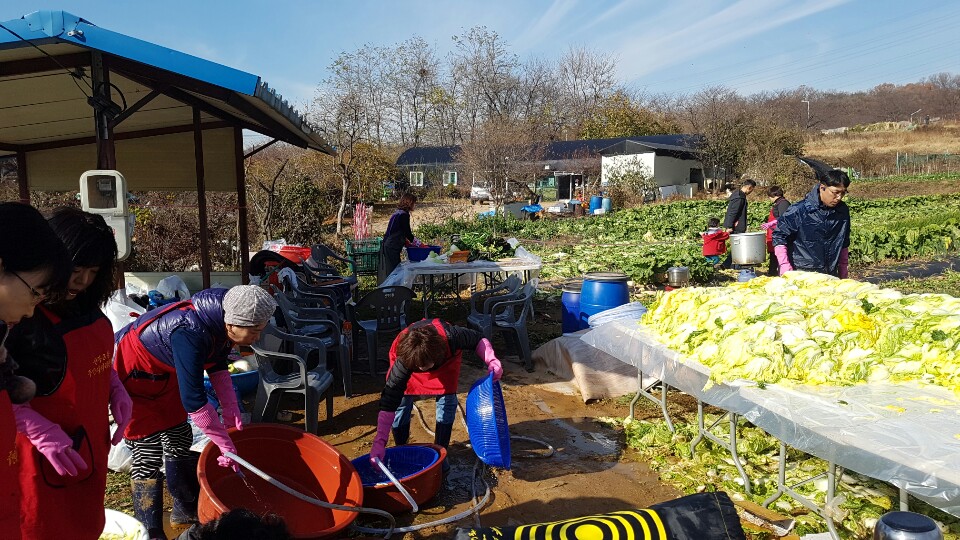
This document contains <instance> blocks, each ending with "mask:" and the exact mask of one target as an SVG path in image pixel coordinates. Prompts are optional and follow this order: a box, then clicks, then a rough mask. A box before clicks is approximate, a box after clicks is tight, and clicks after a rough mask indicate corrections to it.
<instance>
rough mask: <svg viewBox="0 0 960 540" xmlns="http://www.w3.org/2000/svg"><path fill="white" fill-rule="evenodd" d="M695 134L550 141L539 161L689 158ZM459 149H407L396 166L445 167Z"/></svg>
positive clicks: (696, 140) (695, 143)
mask: <svg viewBox="0 0 960 540" xmlns="http://www.w3.org/2000/svg"><path fill="white" fill-rule="evenodd" d="M700 140H701V138H700V136H699V135H682V134H681V135H650V136H644V137H617V138H612V139H585V140H577V141H552V142H550V143H548V144H547V147H546V151H545V152H544V156H543V161H560V160H570V159H576V158H586V157H590V156H591V155H599V154H603V155H607V154H608V152H609V153H610V154H616V153H618V152H616V150H615V149H617V148H623V149H630V148H632V149H635V150H636V151H641V150H640V149H639V147H641V146H642V147H645V148H648V149H650V150H653V151H655V152H658V153H666V154H681V153H682V154H685V155H693V154H695V153H696V152H697V148H698V145H699V142H700ZM459 149H460V147H459V146H419V147H414V148H409V149H407V150H406V151H405V152H403V153H402V154H400V157H399V158H397V165H400V166H413V165H445V164H453V163H456V160H455V159H454V155H455V154H456V153H457V151H458V150H459ZM619 153H626V152H619Z"/></svg>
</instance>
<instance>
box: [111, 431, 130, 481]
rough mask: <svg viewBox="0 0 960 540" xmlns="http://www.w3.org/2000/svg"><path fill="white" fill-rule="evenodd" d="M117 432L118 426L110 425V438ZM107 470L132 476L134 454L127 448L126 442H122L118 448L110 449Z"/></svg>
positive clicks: (118, 444)
mask: <svg viewBox="0 0 960 540" xmlns="http://www.w3.org/2000/svg"><path fill="white" fill-rule="evenodd" d="M116 431H117V424H113V423H111V424H110V437H111V438H112V437H113V434H114V433H116ZM107 468H108V469H110V470H111V471H115V472H122V473H127V474H130V471H131V470H132V469H133V452H132V451H131V450H130V447H129V446H127V443H126V441H124V440H122V439H121V440H120V442H119V443H117V445H116V446H111V447H110V453H109V454H107Z"/></svg>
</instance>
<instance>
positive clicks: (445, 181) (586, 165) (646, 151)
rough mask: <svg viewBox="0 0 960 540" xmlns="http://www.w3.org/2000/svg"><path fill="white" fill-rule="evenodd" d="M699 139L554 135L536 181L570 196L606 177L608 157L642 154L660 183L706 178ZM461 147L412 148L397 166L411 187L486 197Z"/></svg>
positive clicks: (556, 195) (547, 195)
mask: <svg viewBox="0 0 960 540" xmlns="http://www.w3.org/2000/svg"><path fill="white" fill-rule="evenodd" d="M699 140H700V138H699V136H695V135H653V136H647V137H619V138H612V139H587V140H577V141H552V142H550V143H549V144H547V146H546V149H545V152H544V157H543V159H542V160H541V161H540V163H538V164H537V168H538V169H539V168H541V166H542V169H543V171H544V172H543V176H542V177H541V178H539V179H538V180H537V185H536V186H535V187H536V189H537V190H539V191H541V192H542V193H543V195H544V200H555V199H569V198H571V197H572V196H573V195H574V193H576V190H577V189H578V188H579V187H581V186H582V185H583V182H584V181H586V182H590V181H591V180H598V179H601V178H600V177H601V176H602V171H603V167H604V160H607V163H611V164H612V163H615V162H616V161H617V159H625V158H621V156H636V158H635V159H639V160H642V161H643V162H644V163H649V168H650V174H651V175H652V176H653V177H654V178H656V181H657V184H658V185H660V186H673V185H687V184H690V183H699V184H702V182H703V179H702V177H703V172H702V166H701V165H700V162H699V161H697V160H696V155H697V144H698V143H699ZM459 150H460V147H459V146H428V147H414V148H410V149H408V150H406V151H405V152H403V153H402V154H400V157H399V158H397V167H398V168H399V169H401V170H403V171H404V172H405V174H406V177H407V178H406V180H407V181H408V182H409V185H410V186H411V187H423V188H431V187H436V186H439V185H444V186H446V185H454V186H471V198H480V195H478V194H479V193H482V192H483V190H484V188H483V187H477V186H472V185H471V184H473V183H474V180H477V179H474V178H469V179H466V178H463V177H462V174H463V171H462V167H461V164H460V163H458V162H457V161H456V160H455V159H454V156H455V155H456V154H457V153H458V151H459ZM681 162H682V163H681ZM693 169H695V170H696V171H699V176H698V174H697V173H695V172H693ZM691 178H692V179H693V180H691ZM477 181H478V183H479V182H483V180H482V179H479V180H477ZM531 187H534V186H531Z"/></svg>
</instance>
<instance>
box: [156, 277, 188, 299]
mask: <svg viewBox="0 0 960 540" xmlns="http://www.w3.org/2000/svg"><path fill="white" fill-rule="evenodd" d="M156 290H157V292H158V293H160V294H162V295H163V297H164V298H165V299H167V300H171V299H173V298H176V299H178V300H186V299H187V298H190V289H189V288H187V284H186V283H184V282H183V279H181V278H180V276H167V277H165V278H163V279H161V280H160V283H157V289H156Z"/></svg>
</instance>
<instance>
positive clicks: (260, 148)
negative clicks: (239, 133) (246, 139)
mask: <svg viewBox="0 0 960 540" xmlns="http://www.w3.org/2000/svg"><path fill="white" fill-rule="evenodd" d="M278 142H280V139H273V140H272V141H270V142H268V143H265V144H261V145H260V146H258V147H256V148H254V149H253V150H251V151H249V152H247V153H246V154H244V156H243V159H249V158H252V157H253V156H255V155H257V154H259V153H260V152H262V151H263V150H266V149H267V148H270V147H271V146H273V145H274V144H276V143H278Z"/></svg>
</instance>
